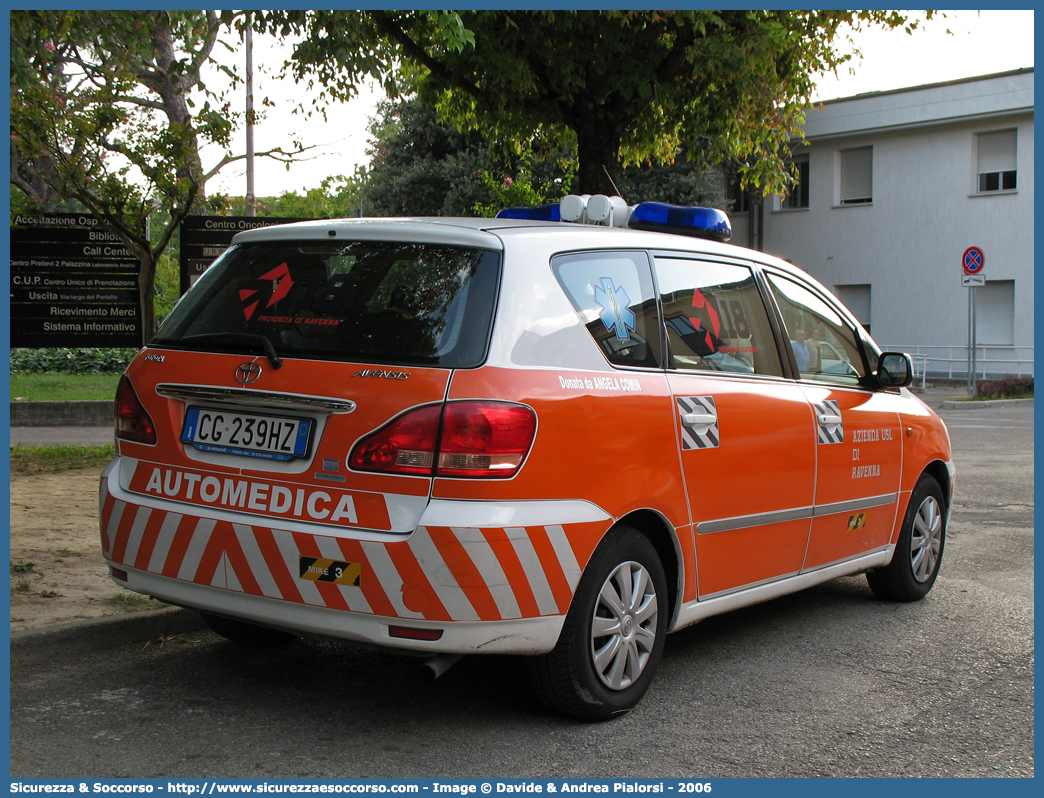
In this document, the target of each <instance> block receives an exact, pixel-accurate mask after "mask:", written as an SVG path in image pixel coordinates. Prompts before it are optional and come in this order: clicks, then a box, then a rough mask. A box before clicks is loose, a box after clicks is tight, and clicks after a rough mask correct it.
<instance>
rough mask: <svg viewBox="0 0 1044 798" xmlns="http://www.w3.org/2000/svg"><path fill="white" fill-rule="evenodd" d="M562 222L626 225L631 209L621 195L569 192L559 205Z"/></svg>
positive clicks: (609, 225)
mask: <svg viewBox="0 0 1044 798" xmlns="http://www.w3.org/2000/svg"><path fill="white" fill-rule="evenodd" d="M559 209H560V213H561V217H562V221H563V222H578V223H580V224H599V225H603V226H605V227H626V226H627V220H628V218H629V217H630V215H631V209H630V208H629V207H628V205H627V202H626V201H625V200H624V199H623V197H607V196H605V195H604V194H595V195H593V196H592V195H591V194H583V195H581V196H577V195H576V194H570V195H569V196H568V197H564V198H563V199H562V202H561V205H560V206H559Z"/></svg>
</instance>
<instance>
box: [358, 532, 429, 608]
mask: <svg viewBox="0 0 1044 798" xmlns="http://www.w3.org/2000/svg"><path fill="white" fill-rule="evenodd" d="M360 545H361V546H362V550H363V554H365V555H366V560H367V562H369V563H370V567H371V568H372V569H373V573H374V575H375V576H376V577H377V581H378V582H380V584H381V587H382V588H384V593H385V595H386V596H387V597H388V601H390V602H391V603H392V606H393V607H395V614H396V615H398V616H399V617H400V618H423V617H424V615H423V614H422V613H419V612H414V611H413V610H408V609H406V606H405V605H404V604H403V603H402V577H401V576H399V572H398V570H397V569H396V568H395V563H393V562H392V558H391V557H389V556H388V550H387V549H386V548H384V544H383V543H370V542H366V541H364V542H362V543H361V544H360Z"/></svg>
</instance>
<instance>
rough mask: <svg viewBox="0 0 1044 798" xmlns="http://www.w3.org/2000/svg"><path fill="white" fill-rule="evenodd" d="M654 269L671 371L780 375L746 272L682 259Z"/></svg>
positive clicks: (761, 304)
mask: <svg viewBox="0 0 1044 798" xmlns="http://www.w3.org/2000/svg"><path fill="white" fill-rule="evenodd" d="M655 265H656V280H657V282H658V283H659V288H660V301H661V302H662V304H663V318H664V323H665V324H666V325H667V345H668V347H669V350H670V353H671V361H672V363H671V365H672V366H673V367H674V368H678V369H696V370H701V371H728V372H734V373H739V374H769V375H773V376H776V377H779V376H782V375H783V369H782V367H781V365H780V361H779V352H778V351H777V350H776V343H775V339H774V338H773V336H772V328H771V326H770V325H769V320H768V314H767V312H766V310H765V304H764V302H762V299H761V294H760V293H759V292H758V287H757V285H756V284H755V282H754V275H753V274H752V273H751V271H750V269H747V268H745V267H743V266H734V265H731V264H727V263H713V262H710V261H699V260H686V259H681V258H656V264H655Z"/></svg>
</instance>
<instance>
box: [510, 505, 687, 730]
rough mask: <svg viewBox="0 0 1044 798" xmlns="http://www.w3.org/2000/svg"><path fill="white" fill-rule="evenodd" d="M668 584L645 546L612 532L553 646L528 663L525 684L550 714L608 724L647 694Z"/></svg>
mask: <svg viewBox="0 0 1044 798" xmlns="http://www.w3.org/2000/svg"><path fill="white" fill-rule="evenodd" d="M667 617H668V606H667V582H666V578H665V577H664V572H663V566H662V564H661V563H660V558H659V555H657V553H656V549H655V548H654V547H653V545H652V543H650V542H649V539H648V538H646V537H645V536H644V535H642V534H641V533H640V532H638V531H637V530H635V529H632V528H631V527H628V526H622V525H621V526H617V527H615V528H614V529H612V530H611V531H610V532H609V534H608V535H607V536H606V538H605V540H603V541H602V543H601V544H600V545H599V547H598V549H597V550H596V551H595V553H594V555H593V556H592V557H591V561H590V562H589V563H588V565H587V568H586V569H585V570H584V575H583V577H582V578H581V579H580V584H579V585H578V586H577V590H576V595H575V596H574V597H573V603H572V605H571V606H570V608H569V613H568V615H567V616H566V620H565V624H564V625H563V627H562V634H561V637H560V638H559V640H558V645H557V646H556V647H555V649H554V650H553V651H551V652H550V653H548V654H544V655H542V656H539V657H533V658H531V659H530V662H529V668H530V679H531V681H532V683H533V686H534V688H535V690H536V692H537V694H538V695H539V696H540V698H541V700H542V701H543V702H544V703H545V704H546V705H548V706H549V707H551V708H552V709H554V710H556V711H559V712H562V713H564V714H566V715H571V716H573V717H576V718H582V719H584V720H608V719H609V718H613V717H616V716H617V715H621V714H624V713H626V712H628V711H629V710H631V709H633V708H634V706H635V705H637V703H638V702H639V701H640V700H641V698H642V696H643V695H644V694H645V691H646V690H648V688H649V685H650V683H651V682H652V679H653V675H654V674H655V672H656V666H657V664H658V663H659V661H660V655H661V654H662V653H663V643H664V638H665V637H666V634H667Z"/></svg>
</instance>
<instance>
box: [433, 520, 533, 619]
mask: <svg viewBox="0 0 1044 798" xmlns="http://www.w3.org/2000/svg"><path fill="white" fill-rule="evenodd" d="M450 531H451V532H453V534H454V535H456V536H457V540H459V541H460V544H461V545H462V546H463V547H464V551H466V552H467V553H468V556H469V557H470V558H471V561H472V562H473V563H475V567H476V568H478V572H479V573H480V574H481V575H482V581H483V582H485V583H486V587H487V588H489V592H490V594H491V595H492V596H493V600H494V601H495V602H496V603H497V612H499V613H500V617H501V618H504V619H509V618H521V617H522V610H520V609H519V608H518V601H517V600H516V599H515V593H514V591H513V590H512V589H511V585H510V584H509V583H508V578H507V574H505V573H504V569H503V568H502V567H501V565H500V560H498V559H497V555H496V554H494V553H493V548H492V547H491V546H490V545H489V541H488V540H486V538H485V536H484V535H483V534H482V530H480V529H475V528H473V527H468V528H458V527H451V528H450Z"/></svg>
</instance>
